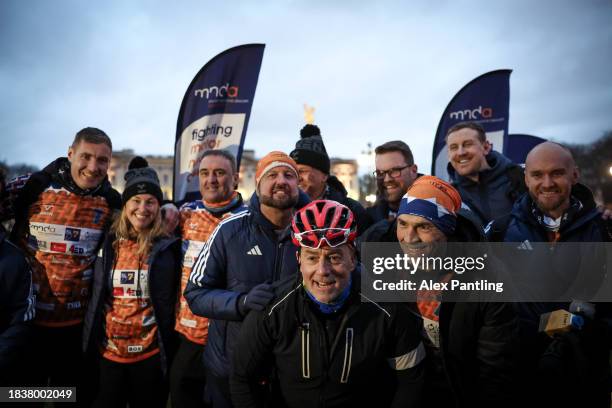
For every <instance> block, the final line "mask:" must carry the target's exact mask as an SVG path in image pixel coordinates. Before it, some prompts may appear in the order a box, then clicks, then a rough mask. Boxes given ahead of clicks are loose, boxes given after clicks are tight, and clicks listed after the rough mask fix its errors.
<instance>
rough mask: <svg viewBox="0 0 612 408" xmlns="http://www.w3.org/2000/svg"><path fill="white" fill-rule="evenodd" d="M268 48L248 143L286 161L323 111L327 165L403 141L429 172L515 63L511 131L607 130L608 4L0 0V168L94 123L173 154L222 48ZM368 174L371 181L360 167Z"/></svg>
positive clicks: (144, 149) (50, 150) (141, 146)
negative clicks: (465, 99)
mask: <svg viewBox="0 0 612 408" xmlns="http://www.w3.org/2000/svg"><path fill="white" fill-rule="evenodd" d="M246 43H265V44H266V49H265V53H264V58H263V63H262V67H261V72H260V76H259V83H258V86H257V91H256V94H255V99H254V105H253V109H252V112H251V118H250V122H249V126H248V133H247V137H246V143H245V148H248V149H255V151H256V155H257V156H258V157H261V156H263V155H264V154H265V153H267V152H268V151H270V150H277V149H280V150H283V151H285V152H289V151H291V150H292V149H293V148H294V146H295V142H296V140H297V139H298V138H299V130H300V128H301V127H302V126H303V125H304V113H303V105H304V103H307V104H308V105H310V106H314V107H315V109H316V111H315V123H316V124H317V125H318V126H319V127H320V128H321V132H322V135H323V139H324V142H325V145H326V148H327V151H328V153H329V154H330V156H333V157H340V158H348V159H359V158H360V157H361V155H362V153H363V152H364V151H365V150H366V149H367V144H368V143H372V145H373V146H376V145H378V144H382V143H384V142H385V141H389V140H394V139H401V140H404V141H405V142H406V143H408V144H409V145H410V147H411V148H412V150H413V153H414V156H415V161H416V163H417V165H418V166H419V169H420V170H421V171H425V172H429V169H430V166H431V149H432V144H433V138H434V135H435V132H436V128H437V125H438V121H439V120H440V116H441V115H442V113H443V111H444V108H445V107H446V105H447V104H448V102H449V101H450V99H451V98H452V97H453V96H454V94H455V93H456V92H457V91H458V90H459V89H460V88H461V87H462V86H463V85H465V84H466V83H467V82H469V81H470V80H471V79H473V78H475V77H477V76H479V75H481V74H483V73H485V72H488V71H491V70H495V69H502V68H508V69H512V70H513V73H512V75H511V79H510V125H509V132H510V133H528V134H533V135H537V136H540V137H544V138H552V139H554V140H557V141H561V142H571V143H587V142H590V141H593V140H595V139H596V138H598V137H600V136H601V135H602V134H603V133H604V132H605V131H607V130H612V75H611V72H612V71H611V67H612V1H609V0H606V1H595V0H593V1H589V0H585V1H573V0H572V1H570V0H560V1H528V0H517V1H512V2H502V1H499V2H493V1H490V0H488V1H444V0H440V1H426V0H424V1H418V0H417V1H409V2H408V1H378V2H375V1H365V0H363V1H362V0H357V1H289V0H285V1H275V2H272V1H257V2H253V1H241V0H232V1H216V2H212V1H203V0H200V1H189V0H185V1H178V2H169V1H155V0H151V1H104V2H85V1H68V0H56V1H43V0H31V1H20V0H2V1H0V90H1V91H2V94H3V98H2V99H0V161H5V162H7V163H9V164H16V163H28V164H33V165H36V166H37V167H42V166H44V165H46V164H47V163H49V162H50V161H52V160H53V159H55V158H56V157H59V156H63V155H65V154H66V152H67V148H68V145H69V144H70V143H71V141H72V139H73V137H74V134H75V133H76V132H77V131H78V130H79V129H81V128H83V127H86V126H94V127H98V128H101V129H103V130H104V131H105V132H106V133H108V135H109V136H110V137H111V139H112V140H113V145H114V146H113V147H114V149H115V150H119V149H125V148H131V149H134V150H135V151H136V153H139V154H159V155H165V154H173V149H174V140H175V132H176V121H177V117H178V110H179V107H180V104H181V101H182V98H183V95H184V93H185V90H186V88H187V86H188V85H189V83H190V82H191V80H192V79H193V77H194V75H195V74H196V73H197V72H198V70H199V69H200V68H201V67H202V66H203V65H204V64H205V63H206V62H207V61H208V60H210V59H211V58H212V57H214V56H215V55H217V54H218V53H220V52H222V51H223V50H225V49H227V48H230V47H233V46H236V45H239V44H246ZM363 167H365V166H362V171H363V170H364V169H363Z"/></svg>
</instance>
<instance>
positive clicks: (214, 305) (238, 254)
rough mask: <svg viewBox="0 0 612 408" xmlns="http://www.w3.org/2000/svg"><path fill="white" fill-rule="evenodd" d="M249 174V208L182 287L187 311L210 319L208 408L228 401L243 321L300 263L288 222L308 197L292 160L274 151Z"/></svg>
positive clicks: (225, 224) (219, 232) (215, 236)
mask: <svg viewBox="0 0 612 408" xmlns="http://www.w3.org/2000/svg"><path fill="white" fill-rule="evenodd" d="M255 180H256V183H257V187H256V191H255V194H253V197H251V200H250V202H249V209H248V211H244V212H241V213H238V214H236V215H234V216H232V217H229V218H227V219H225V220H223V221H221V222H220V223H219V225H218V226H217V228H216V229H215V230H214V231H213V233H212V234H211V236H210V238H209V240H208V241H207V243H206V244H205V246H204V248H203V249H202V251H201V253H200V255H199V256H198V259H197V261H196V262H195V264H194V266H193V270H192V272H191V276H190V278H189V282H188V284H187V289H186V290H185V298H186V299H187V302H188V303H189V307H190V308H191V311H192V312H194V313H195V314H197V315H199V316H205V317H208V318H209V319H210V326H209V328H208V330H209V342H208V343H207V344H206V346H205V348H204V365H205V368H206V383H207V385H206V395H207V399H208V400H209V402H211V403H212V406H213V407H214V408H217V407H231V399H230V392H229V374H230V371H229V369H230V362H231V360H232V354H233V353H232V351H233V348H234V344H235V341H236V339H237V337H238V332H239V330H240V326H241V325H242V320H243V319H244V317H245V316H246V314H247V313H248V312H249V311H250V310H258V311H261V310H263V309H264V308H265V307H266V306H267V304H268V303H269V302H270V301H271V300H272V298H273V296H274V293H273V291H272V282H275V281H277V280H279V279H281V278H284V277H285V276H289V275H294V274H296V272H297V270H298V268H297V258H296V247H295V246H293V244H292V241H291V231H290V224H291V219H292V215H293V212H294V211H295V209H296V208H300V207H301V206H302V205H303V204H305V203H306V202H307V201H308V199H307V197H305V195H304V196H302V197H301V196H300V194H299V189H298V170H297V165H296V163H295V161H293V159H292V158H291V157H289V156H287V155H286V154H285V153H283V152H278V151H273V152H271V153H269V154H268V155H266V156H265V157H263V158H262V159H261V160H260V161H259V162H258V163H257V168H256V173H255ZM300 198H302V200H300ZM300 201H303V202H300Z"/></svg>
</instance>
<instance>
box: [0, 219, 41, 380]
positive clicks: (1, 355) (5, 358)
mask: <svg viewBox="0 0 612 408" xmlns="http://www.w3.org/2000/svg"><path fill="white" fill-rule="evenodd" d="M34 302H35V297H34V294H33V291H32V270H31V268H30V265H29V264H28V262H27V261H26V258H25V256H24V254H23V253H22V252H21V250H19V249H18V248H17V247H16V246H15V245H13V244H12V243H10V242H9V241H8V240H6V235H5V233H4V230H3V228H2V227H1V226H0V384H5V383H6V381H8V380H9V376H11V374H12V373H14V371H13V370H14V369H15V368H16V363H17V362H18V361H19V360H20V358H22V357H23V353H24V351H25V350H26V349H27V347H28V341H29V338H30V335H31V333H32V330H31V324H32V320H33V319H34V313H35V310H34ZM5 375H6V376H5Z"/></svg>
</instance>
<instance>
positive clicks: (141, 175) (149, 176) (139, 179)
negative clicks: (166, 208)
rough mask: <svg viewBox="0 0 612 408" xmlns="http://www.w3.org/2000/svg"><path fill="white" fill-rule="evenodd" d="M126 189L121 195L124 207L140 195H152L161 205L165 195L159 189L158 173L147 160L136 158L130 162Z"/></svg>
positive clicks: (126, 175) (126, 174)
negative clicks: (131, 199)
mask: <svg viewBox="0 0 612 408" xmlns="http://www.w3.org/2000/svg"><path fill="white" fill-rule="evenodd" d="M124 178H125V189H124V190H123V194H122V195H121V199H122V200H123V205H125V203H127V202H128V200H129V199H130V198H132V197H133V196H135V195H138V194H151V195H152V196H154V197H155V198H157V201H159V204H160V205H161V203H162V201H163V199H164V195H163V193H162V191H161V188H160V187H159V178H158V177H157V173H156V172H155V170H153V169H152V168H151V167H149V163H148V162H147V161H146V159H144V158H142V157H140V156H136V157H134V158H133V159H132V161H130V164H129V166H128V172H127V173H125V176H124Z"/></svg>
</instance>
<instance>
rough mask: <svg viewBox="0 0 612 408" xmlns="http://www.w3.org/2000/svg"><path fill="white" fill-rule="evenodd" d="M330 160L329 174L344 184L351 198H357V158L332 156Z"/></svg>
mask: <svg viewBox="0 0 612 408" xmlns="http://www.w3.org/2000/svg"><path fill="white" fill-rule="evenodd" d="M330 162H331V166H330V167H331V174H333V175H334V176H336V177H337V178H338V180H340V182H341V183H342V184H343V185H344V188H346V191H347V193H348V196H349V197H351V198H352V199H353V200H359V176H358V175H357V172H358V170H359V165H358V164H357V160H345V159H338V158H335V157H334V158H332V159H331V160H330Z"/></svg>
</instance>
